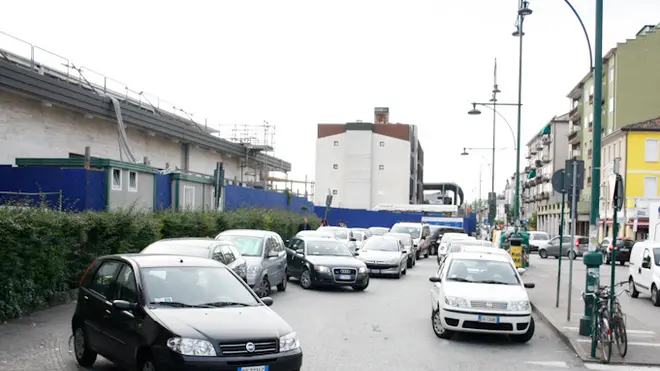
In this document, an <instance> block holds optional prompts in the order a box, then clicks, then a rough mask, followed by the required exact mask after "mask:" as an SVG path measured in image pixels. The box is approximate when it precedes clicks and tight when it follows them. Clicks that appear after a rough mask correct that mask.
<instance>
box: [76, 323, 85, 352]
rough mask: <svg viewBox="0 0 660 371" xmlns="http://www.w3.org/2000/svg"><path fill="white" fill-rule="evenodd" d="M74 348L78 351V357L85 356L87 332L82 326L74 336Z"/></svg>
mask: <svg viewBox="0 0 660 371" xmlns="http://www.w3.org/2000/svg"><path fill="white" fill-rule="evenodd" d="M73 349H74V351H75V352H76V357H77V358H78V359H81V358H83V356H84V354H85V333H84V332H83V330H82V328H80V327H78V328H77V329H76V332H75V334H74V336H73Z"/></svg>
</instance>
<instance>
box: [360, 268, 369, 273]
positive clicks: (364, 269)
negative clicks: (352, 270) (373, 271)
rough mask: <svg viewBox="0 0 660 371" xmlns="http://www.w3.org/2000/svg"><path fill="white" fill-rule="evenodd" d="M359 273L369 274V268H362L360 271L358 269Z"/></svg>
mask: <svg viewBox="0 0 660 371" xmlns="http://www.w3.org/2000/svg"><path fill="white" fill-rule="evenodd" d="M358 272H359V273H367V267H360V269H358Z"/></svg>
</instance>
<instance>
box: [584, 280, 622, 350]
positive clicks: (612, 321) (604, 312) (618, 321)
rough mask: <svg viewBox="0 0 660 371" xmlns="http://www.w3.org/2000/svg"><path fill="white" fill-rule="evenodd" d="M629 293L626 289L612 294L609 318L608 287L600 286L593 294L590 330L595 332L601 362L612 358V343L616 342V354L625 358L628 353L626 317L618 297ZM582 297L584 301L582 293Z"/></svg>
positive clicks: (609, 291) (619, 284) (609, 295)
mask: <svg viewBox="0 0 660 371" xmlns="http://www.w3.org/2000/svg"><path fill="white" fill-rule="evenodd" d="M627 283H628V282H627V281H624V282H619V283H617V284H616V285H615V287H617V286H623V285H626V284H627ZM624 292H626V293H628V294H630V292H629V291H628V290H627V289H624V290H621V291H619V292H618V293H616V292H615V293H614V307H613V311H612V315H611V316H610V297H611V295H612V294H611V289H610V287H609V286H600V287H599V288H598V289H597V290H596V291H595V292H594V293H592V294H590V296H591V297H593V298H594V310H593V315H592V328H593V329H594V331H595V334H596V335H595V340H596V346H597V347H599V348H600V349H601V352H602V356H603V361H605V362H609V361H610V358H611V356H612V343H613V342H616V345H617V350H618V353H619V355H620V356H621V357H625V356H626V354H627V353H628V334H627V332H626V315H625V314H624V313H623V310H622V308H621V303H620V302H619V295H621V294H622V293H624ZM582 297H583V298H584V299H585V300H586V295H585V293H584V292H583V293H582Z"/></svg>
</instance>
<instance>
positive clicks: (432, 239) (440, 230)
mask: <svg viewBox="0 0 660 371" xmlns="http://www.w3.org/2000/svg"><path fill="white" fill-rule="evenodd" d="M447 232H451V233H465V230H464V229H463V228H458V227H447V226H437V225H432V226H431V235H430V236H429V250H430V251H431V252H430V254H431V255H437V254H438V247H440V240H442V236H443V235H444V234H445V233H447Z"/></svg>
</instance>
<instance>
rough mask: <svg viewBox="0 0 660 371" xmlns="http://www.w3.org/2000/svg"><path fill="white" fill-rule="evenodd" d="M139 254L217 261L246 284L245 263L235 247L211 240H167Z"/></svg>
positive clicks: (155, 243) (187, 238)
mask: <svg viewBox="0 0 660 371" xmlns="http://www.w3.org/2000/svg"><path fill="white" fill-rule="evenodd" d="M140 254H166V255H182V256H197V257H200V258H208V259H213V260H217V261H219V262H221V263H223V264H224V265H226V266H227V268H229V269H231V270H233V271H234V273H236V274H237V275H238V276H239V277H241V278H242V279H243V281H245V282H247V262H246V261H245V258H243V256H242V255H241V253H240V252H239V251H238V249H236V246H235V245H234V244H233V243H231V242H228V241H218V240H214V239H212V238H191V237H183V238H168V239H164V240H160V241H156V242H154V243H152V244H151V245H149V246H147V247H145V248H144V249H143V250H142V251H140Z"/></svg>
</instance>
